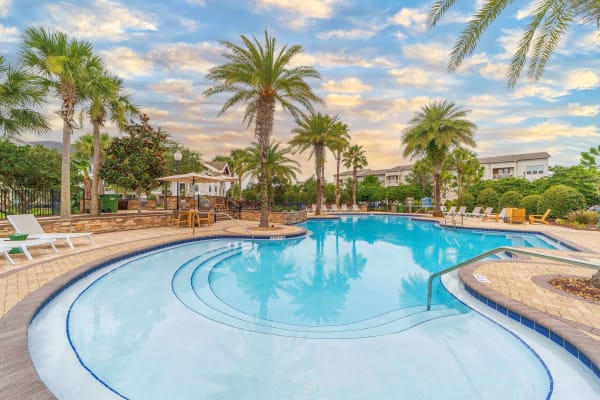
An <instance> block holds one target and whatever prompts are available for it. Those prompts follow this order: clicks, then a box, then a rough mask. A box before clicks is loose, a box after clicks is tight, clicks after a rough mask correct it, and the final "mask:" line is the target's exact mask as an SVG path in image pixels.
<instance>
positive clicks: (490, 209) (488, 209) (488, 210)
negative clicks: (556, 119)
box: [481, 207, 494, 218]
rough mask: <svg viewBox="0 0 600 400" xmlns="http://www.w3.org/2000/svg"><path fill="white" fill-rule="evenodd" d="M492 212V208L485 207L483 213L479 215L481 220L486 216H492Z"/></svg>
mask: <svg viewBox="0 0 600 400" xmlns="http://www.w3.org/2000/svg"><path fill="white" fill-rule="evenodd" d="M493 210H494V207H486V209H485V211H484V212H483V214H481V217H482V218H485V217H487V216H488V215H491V214H492V211H493Z"/></svg>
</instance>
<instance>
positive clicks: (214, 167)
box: [204, 161, 230, 175]
mask: <svg viewBox="0 0 600 400" xmlns="http://www.w3.org/2000/svg"><path fill="white" fill-rule="evenodd" d="M204 165H205V166H206V168H207V169H208V170H209V171H212V172H217V173H220V174H225V175H230V173H229V166H228V165H227V162H226V161H205V162H204Z"/></svg>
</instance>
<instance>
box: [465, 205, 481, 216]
mask: <svg viewBox="0 0 600 400" xmlns="http://www.w3.org/2000/svg"><path fill="white" fill-rule="evenodd" d="M465 216H467V217H471V218H479V217H483V214H482V213H481V207H475V208H474V209H473V211H471V212H469V213H466V214H465Z"/></svg>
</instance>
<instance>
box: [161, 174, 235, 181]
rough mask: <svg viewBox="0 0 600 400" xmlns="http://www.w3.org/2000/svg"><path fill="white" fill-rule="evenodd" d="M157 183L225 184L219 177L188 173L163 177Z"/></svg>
mask: <svg viewBox="0 0 600 400" xmlns="http://www.w3.org/2000/svg"><path fill="white" fill-rule="evenodd" d="M158 180H159V181H163V182H183V183H188V182H191V183H211V182H226V181H225V180H224V179H223V178H221V177H219V176H210V175H204V174H199V173H197V172H188V173H187V174H179V175H171V176H163V177H162V178H158Z"/></svg>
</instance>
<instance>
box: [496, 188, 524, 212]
mask: <svg viewBox="0 0 600 400" xmlns="http://www.w3.org/2000/svg"><path fill="white" fill-rule="evenodd" d="M521 199H523V195H522V194H521V193H519V192H517V191H516V190H509V191H508V192H505V193H504V194H503V195H502V196H501V197H500V204H498V207H499V208H504V207H511V208H518V207H519V206H520V205H521Z"/></svg>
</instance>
